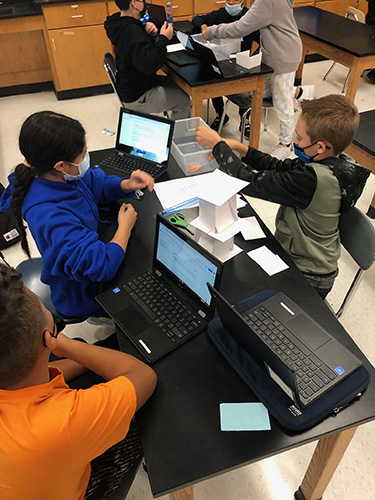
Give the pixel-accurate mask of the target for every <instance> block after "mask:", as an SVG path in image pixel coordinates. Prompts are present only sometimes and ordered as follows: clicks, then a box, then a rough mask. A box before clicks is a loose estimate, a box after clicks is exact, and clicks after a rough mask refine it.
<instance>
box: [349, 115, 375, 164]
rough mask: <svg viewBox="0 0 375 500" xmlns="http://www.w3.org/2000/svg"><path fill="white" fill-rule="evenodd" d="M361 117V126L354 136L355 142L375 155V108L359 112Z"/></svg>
mask: <svg viewBox="0 0 375 500" xmlns="http://www.w3.org/2000/svg"><path fill="white" fill-rule="evenodd" d="M359 117H360V121H359V127H358V130H357V132H356V134H355V136H354V139H353V144H355V145H356V146H358V147H360V148H362V149H363V150H365V151H366V152H367V153H368V154H370V155H372V156H375V141H374V129H375V109H371V110H370V111H364V112H363V113H360V114H359Z"/></svg>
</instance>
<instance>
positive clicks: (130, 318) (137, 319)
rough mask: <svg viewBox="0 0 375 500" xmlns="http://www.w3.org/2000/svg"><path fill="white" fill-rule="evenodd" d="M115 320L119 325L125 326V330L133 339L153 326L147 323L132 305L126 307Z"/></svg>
mask: <svg viewBox="0 0 375 500" xmlns="http://www.w3.org/2000/svg"><path fill="white" fill-rule="evenodd" d="M114 318H115V321H116V322H117V323H118V324H119V325H123V328H124V329H125V330H126V331H127V332H128V333H129V334H130V335H131V336H132V337H138V335H140V334H141V333H143V332H144V331H145V330H147V329H148V328H150V326H151V323H149V322H148V321H147V319H146V318H145V317H144V316H143V314H142V313H140V312H139V311H138V309H136V308H135V307H134V306H132V305H130V306H128V307H125V309H123V310H122V311H120V312H119V313H117V314H116V315H115V316H114Z"/></svg>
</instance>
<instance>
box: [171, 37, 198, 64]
mask: <svg viewBox="0 0 375 500" xmlns="http://www.w3.org/2000/svg"><path fill="white" fill-rule="evenodd" d="M176 36H177V39H178V40H179V42H180V43H181V44H182V45H183V47H184V50H178V51H176V52H168V53H167V61H170V62H172V63H173V64H176V65H177V66H187V65H188V64H196V63H197V62H199V59H198V57H197V56H196V55H195V51H194V47H193V45H192V42H191V37H190V35H187V34H186V33H183V32H182V31H176Z"/></svg>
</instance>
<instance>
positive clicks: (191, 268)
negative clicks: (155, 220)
mask: <svg viewBox="0 0 375 500" xmlns="http://www.w3.org/2000/svg"><path fill="white" fill-rule="evenodd" d="M180 234H181V233H175V232H174V231H173V230H172V229H170V228H169V227H168V226H167V225H166V224H164V222H163V220H162V219H161V218H160V219H159V227H158V234H157V245H156V252H155V259H156V261H157V262H158V263H160V264H162V266H163V267H164V268H166V269H168V270H169V272H170V273H172V274H173V275H174V276H175V277H176V278H177V279H178V280H179V281H180V282H182V283H183V284H184V285H185V286H187V287H188V288H189V289H190V290H191V291H192V292H193V293H194V294H195V295H196V296H198V297H199V298H200V300H201V301H202V302H204V303H205V304H206V305H208V306H209V305H210V304H211V295H210V292H209V290H208V288H207V282H208V283H210V284H211V285H212V286H214V283H215V279H216V277H217V275H218V273H219V272H220V270H219V268H218V266H217V265H215V263H214V259H209V258H207V257H208V255H209V254H208V255H207V257H205V255H203V253H205V251H204V249H201V250H202V251H200V250H198V248H199V245H198V244H197V243H195V242H192V241H191V240H190V239H189V238H188V237H186V239H185V238H183V237H181V236H180ZM195 246H196V247H197V248H195Z"/></svg>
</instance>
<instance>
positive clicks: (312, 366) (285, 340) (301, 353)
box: [243, 306, 338, 402]
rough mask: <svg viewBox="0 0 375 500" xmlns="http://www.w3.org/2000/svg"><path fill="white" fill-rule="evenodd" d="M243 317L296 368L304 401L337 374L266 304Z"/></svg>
mask: <svg viewBox="0 0 375 500" xmlns="http://www.w3.org/2000/svg"><path fill="white" fill-rule="evenodd" d="M243 317H244V319H245V320H246V322H247V323H248V325H249V326H250V327H251V329H252V330H253V331H254V333H256V334H257V335H258V337H259V338H260V339H261V340H262V341H263V342H264V343H265V344H267V346H268V347H269V348H270V349H272V351H274V353H275V354H276V355H277V356H278V357H279V358H280V359H281V360H282V361H283V363H285V364H286V365H287V366H288V367H289V368H290V369H291V370H293V371H294V372H295V374H296V382H297V388H298V393H299V396H300V398H301V401H302V402H306V401H310V400H311V397H312V396H313V395H314V394H316V393H318V392H319V391H321V390H323V389H324V387H325V386H327V385H328V384H330V383H331V382H332V380H334V379H335V378H336V377H337V376H338V375H337V374H336V373H334V372H333V371H332V370H331V369H330V368H328V366H326V365H325V364H324V363H323V362H322V361H321V360H320V359H319V358H318V357H317V356H315V354H313V353H312V351H310V350H309V349H308V347H306V346H305V345H304V344H302V342H300V341H299V340H298V339H297V338H296V337H295V336H294V335H293V334H291V333H290V332H289V330H288V329H287V328H286V327H285V326H284V325H282V324H281V323H280V322H279V321H277V320H276V318H275V317H274V316H273V315H272V314H271V313H270V312H269V311H268V310H267V309H266V308H265V307H264V306H260V307H259V308H257V309H252V310H251V311H250V312H246V313H244V314H243Z"/></svg>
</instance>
